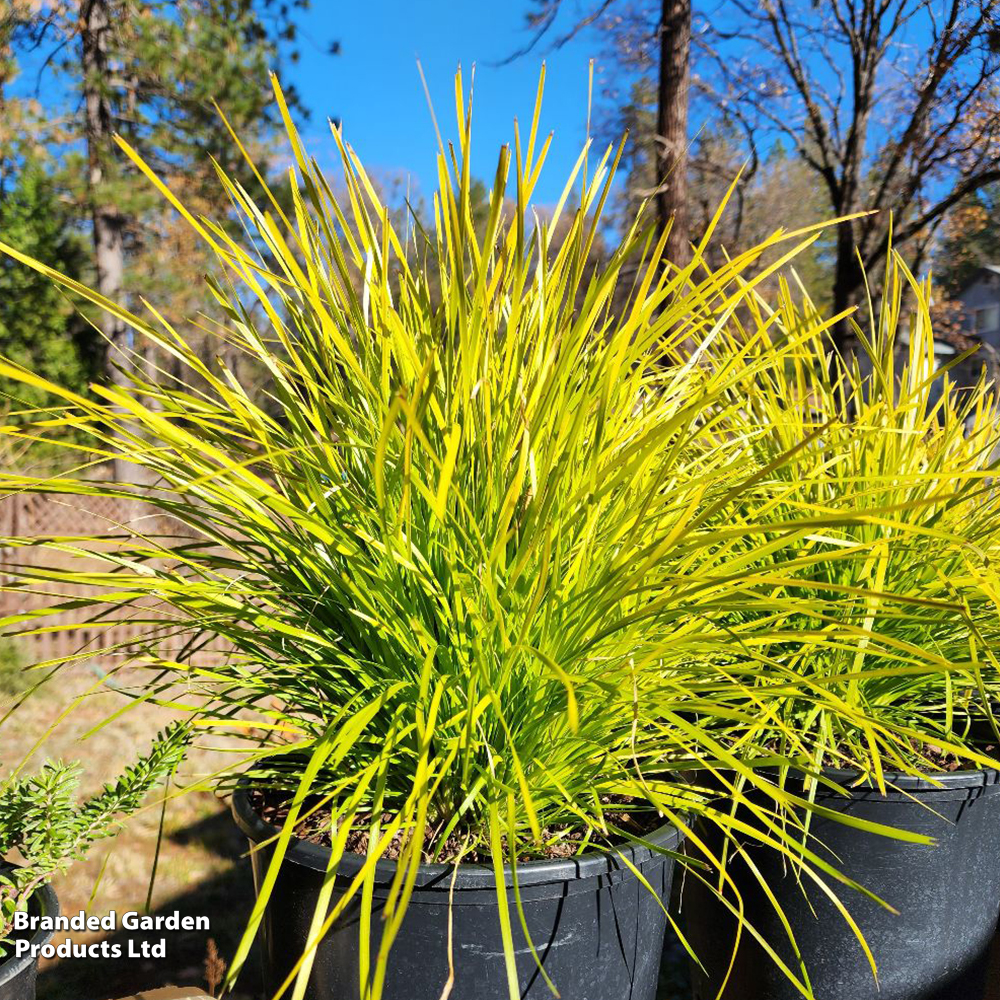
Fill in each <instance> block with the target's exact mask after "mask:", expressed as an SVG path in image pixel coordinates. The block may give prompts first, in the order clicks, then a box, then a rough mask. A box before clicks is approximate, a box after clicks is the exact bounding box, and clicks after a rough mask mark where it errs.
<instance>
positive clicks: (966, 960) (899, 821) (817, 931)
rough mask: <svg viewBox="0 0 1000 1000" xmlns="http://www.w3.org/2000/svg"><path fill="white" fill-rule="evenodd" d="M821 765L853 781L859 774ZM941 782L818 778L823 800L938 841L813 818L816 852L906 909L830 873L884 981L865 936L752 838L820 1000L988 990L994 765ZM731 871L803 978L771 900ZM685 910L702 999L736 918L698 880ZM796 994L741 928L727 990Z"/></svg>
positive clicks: (723, 962) (723, 959)
mask: <svg viewBox="0 0 1000 1000" xmlns="http://www.w3.org/2000/svg"><path fill="white" fill-rule="evenodd" d="M824 773H825V774H826V775H827V777H830V778H832V779H833V780H834V781H836V782H838V783H839V784H840V785H842V786H843V787H845V788H846V787H847V786H848V785H849V784H850V782H851V781H853V780H856V778H857V775H856V774H854V773H852V772H848V771H839V770H833V769H829V770H826V771H825V772H824ZM935 778H936V780H937V781H938V782H939V783H940V784H938V785H935V784H932V783H931V782H930V781H928V780H925V779H922V778H918V777H913V776H909V775H903V774H887V775H886V783H887V786H888V785H892V786H894V788H889V787H887V792H888V794H887V795H885V796H883V795H881V794H880V792H879V791H878V789H877V788H874V787H872V786H871V785H865V786H862V787H860V788H856V789H853V790H852V794H851V797H850V798H849V799H848V798H845V797H844V796H841V795H837V794H836V793H835V792H833V791H830V790H828V789H823V788H820V789H819V790H818V792H817V795H816V801H817V803H818V804H820V805H823V806H825V807H827V808H828V809H835V810H837V811H838V812H843V813H847V814H849V815H851V816H853V817H856V818H858V819H864V820H869V821H872V822H876V823H882V824H884V825H887V826H892V827H895V828H897V829H902V830H908V831H911V832H914V833H921V834H926V835H929V836H931V837H934V838H935V840H936V844H935V845H934V846H925V845H921V844H911V843H904V842H902V841H898V840H891V839H889V838H887V837H883V836H879V835H876V834H871V833H867V832H863V831H861V830H857V829H853V828H851V827H848V826H844V825H843V824H840V823H837V822H836V821H834V820H829V819H822V818H820V817H817V816H815V815H814V816H813V818H812V820H811V827H810V829H811V832H812V834H814V835H815V841H814V843H813V848H814V849H815V850H816V852H817V853H818V854H819V855H820V856H821V857H824V858H825V859H826V860H827V861H829V862H831V863H832V864H833V865H835V866H836V867H837V868H838V869H839V870H840V871H842V872H843V873H844V874H846V875H848V876H849V877H850V878H853V879H854V880H855V881H857V882H858V883H860V884H861V885H863V886H865V888H867V889H869V890H871V891H872V892H874V893H875V894H876V895H877V896H879V897H880V898H881V899H884V900H885V901H886V902H888V903H890V904H891V905H892V906H893V907H894V908H895V909H896V910H898V911H899V913H898V914H893V913H891V912H890V911H888V910H886V909H885V908H884V907H882V906H880V905H879V904H878V903H875V902H873V901H872V900H869V899H868V898H866V897H864V896H862V895H861V894H860V893H856V892H853V891H851V890H849V889H846V888H845V887H843V886H841V885H840V884H839V883H830V884H831V885H832V886H833V888H834V890H835V891H837V892H838V895H839V896H840V898H841V900H842V901H843V902H844V904H845V905H846V907H847V909H848V911H849V912H850V914H851V916H852V917H853V918H854V920H855V921H856V922H857V924H858V926H859V928H860V929H861V931H862V933H863V934H864V936H865V940H866V941H867V942H868V946H869V947H870V948H871V951H872V954H873V955H874V957H875V962H876V964H877V967H878V984H877V985H876V982H875V979H874V977H873V975H872V972H871V967H870V965H869V963H868V960H867V958H866V956H865V954H864V952H863V951H862V949H861V945H860V944H859V942H858V940H857V938H856V937H855V936H854V933H853V932H852V930H851V929H850V927H849V926H848V925H847V923H846V922H845V921H844V919H843V918H842V917H841V916H840V914H839V913H838V912H837V911H836V909H835V907H834V906H833V904H832V903H831V902H830V900H829V899H828V898H827V897H826V896H825V895H823V893H822V891H821V890H820V889H819V888H818V887H817V886H816V885H815V884H814V883H812V882H811V880H809V879H808V877H803V878H802V879H801V881H799V880H797V878H796V875H795V873H794V872H792V871H790V870H789V869H788V868H787V866H786V865H785V864H783V862H782V860H781V857H780V855H778V854H777V853H776V852H774V851H771V850H768V849H764V848H760V847H759V846H756V845H754V846H752V847H749V848H748V852H749V854H750V856H751V857H752V859H753V861H754V862H755V864H757V865H758V866H759V868H760V869H761V873H762V874H763V875H764V877H765V878H766V879H767V881H768V884H769V885H770V887H771V889H772V891H773V892H774V893H775V895H776V897H777V898H778V901H779V902H780V904H781V907H782V909H783V910H784V912H785V914H786V916H787V917H788V919H789V921H790V923H791V926H792V930H793V932H794V935H795V939H796V942H797V943H798V946H799V950H800V952H801V954H802V959H803V962H804V963H805V966H806V969H807V971H808V974H809V981H810V983H811V985H812V988H813V992H814V995H815V997H816V1000H982V998H983V992H984V989H985V977H986V965H987V959H988V952H989V947H990V941H991V939H992V937H993V934H994V931H995V929H996V925H997V916H998V912H1000V861H998V850H1000V783H998V782H1000V772H998V771H996V770H992V769H987V770H983V771H955V772H952V773H945V774H939V775H935ZM727 871H728V872H729V874H730V876H731V877H732V878H733V880H734V881H735V882H736V884H737V885H738V887H739V890H740V893H741V895H742V897H743V901H744V905H745V907H746V914H747V918H748V920H750V921H751V922H752V923H753V924H754V926H755V927H757V929H758V930H760V931H761V932H762V934H763V935H764V937H765V939H766V940H767V941H768V943H769V944H771V946H772V947H773V948H774V949H775V951H776V952H777V953H778V954H779V955H780V956H781V957H782V959H783V960H784V961H785V962H786V964H787V965H788V967H789V969H791V970H792V972H794V973H795V974H796V975H800V970H799V967H798V965H797V963H796V961H795V959H794V957H793V954H792V950H791V947H790V945H789V943H788V940H787V938H786V937H785V936H784V931H783V929H782V927H781V925H780V923H779V920H778V917H777V915H776V913H775V911H774V908H773V907H772V906H771V904H770V903H769V902H768V900H767V898H766V896H765V895H764V893H763V891H762V890H761V888H760V885H759V883H758V882H757V880H756V879H755V878H754V876H753V875H752V874H751V873H750V871H749V870H748V868H747V866H746V864H745V863H744V862H743V861H742V860H741V859H739V858H737V857H733V858H732V862H731V864H730V865H729V867H728V868H727ZM828 881H829V880H828ZM680 912H681V917H682V920H683V922H684V924H685V925H686V928H687V933H688V935H689V940H690V942H691V944H692V946H693V948H694V950H695V953H696V954H697V955H698V957H699V959H700V960H701V962H702V964H703V965H704V966H705V970H706V972H705V973H702V972H700V971H699V970H698V969H692V975H693V978H694V997H695V1000H714V998H715V997H716V995H717V993H718V990H719V987H720V986H721V984H722V981H723V979H724V976H725V971H726V969H727V967H728V965H729V961H730V958H731V955H732V945H733V940H734V930H735V919H734V918H733V917H732V916H731V915H730V914H729V911H728V910H727V909H726V908H725V907H724V906H723V905H722V904H721V903H720V902H719V901H718V900H717V899H716V898H715V897H714V896H713V895H712V894H711V893H710V892H709V891H708V890H707V889H705V888H704V887H703V886H702V884H701V883H700V882H698V881H697V880H696V879H693V878H689V879H688V880H687V882H686V884H685V885H684V887H683V891H682V893H681V895H680ZM800 996H801V994H800V993H799V992H798V991H797V990H796V988H795V987H794V986H793V984H792V983H791V982H790V981H789V980H788V979H787V978H786V977H785V976H784V975H783V974H782V973H781V972H780V970H779V969H778V968H777V967H776V966H775V964H774V963H773V962H772V961H771V959H770V958H768V957H767V955H766V953H765V952H764V949H763V948H761V946H760V945H759V944H758V943H757V942H756V941H754V940H753V939H752V938H751V937H750V935H748V934H747V933H746V932H744V934H743V935H742V939H741V943H740V947H739V951H738V953H737V957H736V962H735V965H734V968H733V972H732V975H731V977H730V980H729V982H728V984H727V987H726V992H725V993H724V994H723V1000H749V998H751V997H752V998H753V1000H798V998H799V997H800Z"/></svg>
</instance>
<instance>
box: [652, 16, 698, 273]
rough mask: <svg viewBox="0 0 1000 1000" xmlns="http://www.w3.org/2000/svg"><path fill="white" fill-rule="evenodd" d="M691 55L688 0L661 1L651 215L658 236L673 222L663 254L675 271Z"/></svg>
mask: <svg viewBox="0 0 1000 1000" xmlns="http://www.w3.org/2000/svg"><path fill="white" fill-rule="evenodd" d="M690 52H691V0H663V9H662V14H661V18H660V88H659V106H658V108H657V115H656V152H657V157H656V180H657V185H658V189H657V195H656V214H657V225H658V227H659V231H660V232H661V233H662V232H663V230H664V229H666V227H667V226H668V225H670V224H671V220H673V225H672V228H671V230H670V236H669V237H668V239H667V246H666V256H667V259H668V260H670V261H672V262H673V263H674V264H676V265H678V266H680V267H683V266H684V265H685V264H686V263H687V262H688V260H689V259H690V250H689V248H688V224H687V120H688V87H689V83H690V68H689V63H690Z"/></svg>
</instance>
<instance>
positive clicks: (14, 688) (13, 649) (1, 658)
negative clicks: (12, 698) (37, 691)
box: [0, 636, 28, 696]
mask: <svg viewBox="0 0 1000 1000" xmlns="http://www.w3.org/2000/svg"><path fill="white" fill-rule="evenodd" d="M27 665H28V658H27V657H26V656H25V655H24V651H23V650H22V648H21V646H20V645H19V644H18V643H17V642H15V641H14V640H13V639H6V638H3V637H2V636H0V695H8V696H9V695H15V694H18V693H20V692H21V691H23V690H24V689H25V688H26V687H27V686H28V680H27V677H26V676H25V673H24V668H25V667H26V666H27Z"/></svg>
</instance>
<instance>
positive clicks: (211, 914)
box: [38, 812, 261, 1000]
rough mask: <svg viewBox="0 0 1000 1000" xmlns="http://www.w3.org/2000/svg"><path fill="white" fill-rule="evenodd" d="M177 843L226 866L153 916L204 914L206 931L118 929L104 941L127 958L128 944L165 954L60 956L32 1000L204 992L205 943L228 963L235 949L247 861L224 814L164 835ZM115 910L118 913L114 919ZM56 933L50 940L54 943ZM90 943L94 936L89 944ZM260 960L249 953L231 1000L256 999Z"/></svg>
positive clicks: (249, 894)
mask: <svg viewBox="0 0 1000 1000" xmlns="http://www.w3.org/2000/svg"><path fill="white" fill-rule="evenodd" d="M170 839H171V840H173V841H174V842H176V843H179V844H190V843H197V844H199V845H200V846H202V847H203V848H205V849H206V850H207V851H210V852H212V853H213V854H216V855H218V856H219V857H222V858H225V859H227V860H229V861H230V862H231V864H230V866H229V867H228V868H227V869H226V870H225V871H224V872H223V873H221V874H219V875H217V876H214V877H212V878H209V879H206V880H204V881H202V882H199V883H198V884H197V885H193V886H192V887H191V888H190V890H189V891H188V892H184V893H181V894H179V895H175V896H173V897H172V898H170V899H168V900H166V901H164V902H163V903H161V905H159V906H158V907H156V908H155V909H154V910H152V911H151V913H152V914H153V915H154V916H155V915H167V914H170V913H173V912H174V911H175V910H176V911H178V912H179V913H180V914H181V915H185V914H186V915H190V916H207V917H208V918H209V919H210V920H211V930H210V931H208V932H205V931H150V932H141V931H123V930H119V931H117V932H114V933H110V934H108V935H106V936H105V937H103V938H96V940H98V941H100V940H106V941H108V942H110V943H113V944H118V945H120V946H121V947H122V953H123V955H127V954H128V944H129V940H130V939H132V940H133V941H135V942H137V943H138V942H141V941H143V940H149V941H154V940H158V939H159V938H160V937H161V936H163V937H165V938H166V946H167V957H166V958H165V959H153V958H131V959H130V958H121V959H108V958H96V959H63V960H60V961H58V962H55V963H51V964H48V965H46V966H45V967H43V968H42V969H41V971H40V973H39V977H38V1000H113V998H117V997H125V996H129V995H130V994H133V993H137V992H139V991H140V990H149V989H154V988H156V987H160V986H194V987H201V988H204V987H205V985H206V981H205V958H206V954H207V950H208V939H209V938H212V939H213V940H214V941H215V944H216V947H217V948H218V951H219V954H220V955H222V956H223V958H225V959H227V960H228V958H229V957H230V956H231V955H232V954H233V952H234V951H235V950H236V945H237V944H238V942H239V939H240V934H241V933H242V931H243V928H244V926H245V921H246V919H247V916H248V915H249V913H250V909H251V907H252V905H253V881H252V875H251V873H250V862H249V860H248V859H246V858H244V857H242V854H243V852H244V851H245V850H246V841H245V840H244V839H243V837H242V836H241V835H240V834H239V832H238V831H237V830H236V827H235V825H234V824H233V821H232V819H231V817H230V816H229V814H228V812H221V813H218V814H216V815H213V816H209V817H207V818H205V819H202V820H199V821H198V822H197V823H194V824H192V825H191V826H189V827H186V828H184V829H182V830H180V831H178V832H177V833H175V834H173V835H172V836H171V837H170ZM120 916H121V913H120V912H119V918H120ZM60 936H61V935H59V934H57V935H56V940H58V939H59V938H60ZM91 940H94V939H91ZM260 994H261V990H260V976H259V972H258V959H257V956H256V954H251V956H250V959H249V961H248V962H247V966H246V968H245V970H244V974H243V976H242V977H241V981H240V984H239V986H238V987H237V988H236V990H235V991H234V992H233V993H231V994H229V995H228V996H229V998H230V1000H258V998H259V997H260Z"/></svg>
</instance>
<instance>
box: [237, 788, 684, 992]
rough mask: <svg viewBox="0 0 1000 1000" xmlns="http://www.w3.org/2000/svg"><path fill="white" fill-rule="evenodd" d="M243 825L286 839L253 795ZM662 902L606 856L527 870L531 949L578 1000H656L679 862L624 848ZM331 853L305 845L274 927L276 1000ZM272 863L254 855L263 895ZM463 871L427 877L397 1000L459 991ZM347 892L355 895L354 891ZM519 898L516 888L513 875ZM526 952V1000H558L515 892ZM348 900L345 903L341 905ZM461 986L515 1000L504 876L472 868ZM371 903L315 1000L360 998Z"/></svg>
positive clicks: (351, 863) (396, 971)
mask: <svg viewBox="0 0 1000 1000" xmlns="http://www.w3.org/2000/svg"><path fill="white" fill-rule="evenodd" d="M233 814H234V816H235V818H236V822H237V824H238V825H239V827H240V829H241V830H242V831H243V832H244V833H245V834H246V835H247V837H248V838H249V839H250V842H251V845H253V844H257V843H260V842H261V841H263V840H266V839H268V838H270V837H273V836H274V835H275V833H276V832H277V831H276V830H275V829H274V827H272V826H270V825H269V824H267V823H265V822H264V821H263V820H262V819H261V818H260V817H259V816H258V815H257V814H256V813H255V812H254V811H253V810H252V808H251V806H250V802H249V800H248V798H247V796H246V795H245V794H244V793H243V792H242V791H237V792H236V793H235V794H234V795H233ZM648 840H649V841H650V842H651V843H653V844H655V845H656V846H658V847H662V848H664V849H667V850H676V849H677V847H678V844H679V842H680V836H679V834H678V833H677V831H676V830H675V829H673V828H672V827H664V828H662V829H660V830H658V831H656V832H655V833H654V834H651V835H650V837H649V838H648ZM622 854H624V855H625V856H626V857H627V858H628V859H629V861H630V862H631V863H632V864H633V865H635V866H636V868H638V869H639V871H641V872H642V874H643V877H644V878H645V879H646V880H647V882H648V883H649V884H650V886H652V888H653V889H654V891H655V893H656V895H657V897H659V898H654V897H653V895H652V894H651V893H650V892H649V890H648V889H646V888H645V887H644V886H643V885H642V884H641V883H640V881H639V879H637V878H636V876H635V874H634V873H633V872H632V871H630V870H629V868H628V867H627V866H626V865H624V864H623V863H622V862H621V861H619V860H617V859H611V858H609V857H607V856H605V855H603V854H596V853H594V854H585V855H582V856H581V857H578V858H574V859H569V860H558V861H539V862H530V863H525V864H523V865H518V868H517V876H518V886H519V889H520V894H521V901H522V904H523V906H524V912H525V917H526V921H527V924H528V928H529V931H530V933H531V939H532V941H533V943H534V945H535V948H536V950H537V952H538V955H539V957H540V958H541V960H542V963H543V965H544V967H545V971H546V973H547V974H548V975H549V976H550V977H551V978H552V980H553V981H554V982H555V984H556V986H557V987H558V988H559V990H560V992H561V994H562V996H564V997H566V998H572V1000H654V997H655V995H656V980H657V974H658V972H659V967H660V956H661V953H662V949H663V935H664V929H665V924H666V917H665V915H664V911H663V908H662V906H661V902H662V904H663V906H665V905H666V904H667V902H668V900H669V897H670V883H671V878H672V875H673V867H674V862H673V859H671V858H668V857H666V856H664V855H662V854H659V853H656V852H653V851H650V850H648V849H646V848H635V847H623V848H622ZM329 856H330V852H329V850H328V849H326V848H323V847H319V846H317V845H315V844H310V843H307V842H304V841H295V842H294V843H293V844H292V846H291V847H290V848H289V850H288V852H287V854H286V856H285V862H284V864H283V865H282V868H281V872H280V874H279V876H278V880H277V883H276V885H275V888H274V892H273V895H272V897H271V900H270V902H269V903H268V907H267V911H266V913H265V916H264V924H263V955H262V957H263V966H264V980H265V982H264V986H265V991H266V993H267V995H268V996H270V995H271V994H272V993H273V992H274V991H275V990H276V989H277V988H278V986H279V985H280V984H281V982H282V981H283V980H284V978H285V976H286V975H287V973H288V972H289V970H290V969H291V968H292V967H293V965H294V964H295V962H296V961H297V959H298V958H299V956H300V955H301V954H302V951H303V948H304V945H305V941H306V937H307V934H308V930H309V924H310V921H311V920H312V916H313V912H314V910H315V906H316V900H317V897H318V894H319V890H320V886H321V883H322V879H323V873H324V872H325V871H326V867H327V862H328V859H329ZM269 857H270V850H269V848H267V847H265V848H263V849H261V850H257V851H254V853H253V870H254V881H255V883H256V884H257V886H258V887H259V885H260V881H261V879H262V877H263V875H264V872H265V871H266V870H267V863H268V860H269ZM362 862H363V858H361V857H360V856H355V855H350V856H348V857H345V858H344V859H343V860H342V861H341V863H340V866H339V868H338V875H340V876H344V877H346V878H348V879H349V878H350V877H351V876H353V875H354V874H356V873H357V871H358V870H359V868H360V867H361V864H362ZM395 873H396V865H395V863H394V862H386V861H382V862H379V863H378V865H377V867H376V875H375V878H376V885H375V893H374V905H373V916H372V921H371V940H372V955H373V956H374V955H375V954H377V948H378V943H379V941H380V939H381V933H382V921H381V919H380V914H381V910H382V907H383V905H384V901H385V898H386V895H387V892H388V886H389V884H390V883H391V881H392V878H393V876H394V875H395ZM453 873H454V866H451V865H441V864H439V865H421V867H420V869H419V873H418V876H417V882H416V887H415V889H414V892H413V896H412V898H411V901H410V905H409V908H408V910H407V912H406V916H405V918H404V920H403V923H402V926H401V929H400V932H399V935H398V937H397V938H396V940H395V942H394V944H393V947H392V951H391V953H390V956H389V963H388V971H387V975H386V981H385V992H384V994H383V996H384V998H385V1000H439V998H440V997H441V994H442V990H443V989H444V986H445V983H446V981H447V979H448V924H449V919H448V918H449V893H450V889H451V885H452V876H453ZM345 884H346V883H345ZM507 884H508V887H510V886H511V882H510V874H509V871H508V883H507ZM507 896H508V900H509V903H510V911H511V922H512V924H513V933H514V950H515V954H516V961H517V969H518V973H519V978H520V985H521V997H522V998H523V1000H541V998H543V997H544V998H545V1000H550V998H551V996H552V994H551V992H550V991H549V989H548V987H547V986H546V984H545V981H544V979H543V978H542V976H541V975H540V974H539V972H538V968H537V966H536V964H535V961H534V959H533V957H532V955H531V952H530V950H529V947H528V943H527V940H526V939H525V937H524V934H523V932H522V930H521V926H520V921H519V919H518V916H517V910H516V908H515V902H514V893H513V890H512V889H509V891H508V893H507ZM335 898H336V897H335ZM452 904H453V909H452V916H453V927H452V934H453V946H452V955H453V960H454V968H455V982H454V987H453V989H452V991H451V994H450V997H449V1000H507V998H508V996H509V994H508V989H507V978H506V972H505V965H504V949H503V943H502V941H501V937H500V917H499V908H498V905H497V892H496V887H495V881H494V875H493V870H492V868H490V867H484V866H481V865H473V864H462V865H460V866H459V868H458V874H457V876H456V877H455V881H454V892H453V894H452ZM359 939H360V902H359V901H357V900H355V901H352V903H351V904H350V905H349V906H348V907H347V909H346V910H345V912H344V914H343V916H342V917H341V918H340V919H338V921H337V922H336V923H335V925H334V926H333V927H332V928H331V930H330V933H329V934H328V935H327V937H326V938H325V939H324V940H323V942H322V943H321V944H320V946H319V948H318V949H317V955H316V961H315V964H314V966H313V970H312V973H311V977H310V981H309V988H308V990H307V992H306V996H307V998H308V1000H344V998H347V997H352V996H357V995H358V981H359V968H358V943H359Z"/></svg>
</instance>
